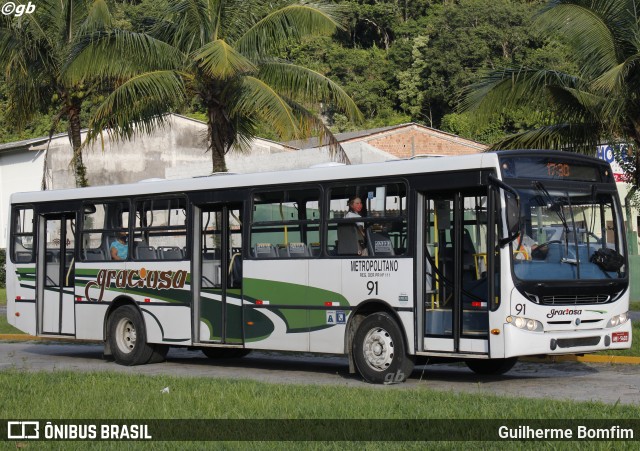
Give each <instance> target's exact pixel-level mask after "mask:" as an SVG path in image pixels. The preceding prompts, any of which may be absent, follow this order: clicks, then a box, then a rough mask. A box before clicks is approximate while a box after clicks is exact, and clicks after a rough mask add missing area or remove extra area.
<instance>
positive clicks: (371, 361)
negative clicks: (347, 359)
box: [351, 312, 414, 384]
mask: <svg viewBox="0 0 640 451" xmlns="http://www.w3.org/2000/svg"><path fill="white" fill-rule="evenodd" d="M351 352H352V353H353V359H354V361H355V364H356V368H358V372H359V373H360V375H361V376H362V377H363V378H364V379H365V380H366V381H367V382H370V383H373V384H383V383H384V384H391V383H397V382H404V381H405V380H406V379H407V377H409V375H410V374H411V372H412V371H413V365H414V363H413V360H412V359H411V357H410V356H408V355H407V353H406V348H405V344H404V339H403V337H402V332H401V331H400V328H399V327H398V324H397V323H396V321H395V320H394V319H393V318H392V317H391V316H390V315H389V314H388V313H384V312H380V313H374V314H372V315H369V316H367V317H366V318H365V319H364V320H362V322H361V323H360V325H359V326H358V330H357V331H356V333H355V336H354V338H353V347H352V350H351Z"/></svg>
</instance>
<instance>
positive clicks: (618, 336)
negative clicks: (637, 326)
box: [611, 332, 629, 343]
mask: <svg viewBox="0 0 640 451" xmlns="http://www.w3.org/2000/svg"><path fill="white" fill-rule="evenodd" d="M611 341H612V342H614V343H629V332H614V333H612V334H611Z"/></svg>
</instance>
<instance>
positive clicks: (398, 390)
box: [0, 369, 640, 450]
mask: <svg viewBox="0 0 640 451" xmlns="http://www.w3.org/2000/svg"><path fill="white" fill-rule="evenodd" d="M0 386H1V387H3V392H4V393H5V394H4V395H3V402H2V403H0V416H1V417H2V418H24V419H28V418H33V419H35V418H38V419H49V418H51V419H119V420H126V419H133V420H135V419H142V420H151V419H177V418H179V419H230V420H235V419H241V420H242V419H256V420H260V419H283V420H291V419H310V420H313V419H317V420H331V419H336V420H349V419H383V420H384V419H413V420H427V419H445V420H448V423H451V424H452V425H453V427H454V428H455V427H458V428H462V429H463V430H464V429H467V428H468V427H469V426H470V425H469V424H468V423H469V422H464V421H463V422H457V423H456V422H455V421H454V420H456V419H469V418H471V419H496V420H504V421H506V420H513V419H524V420H523V421H522V423H523V424H527V420H562V419H574V420H588V419H598V420H612V421H614V422H615V420H619V419H625V418H626V419H629V418H640V406H633V405H621V404H616V405H605V404H601V403H597V402H586V403H578V402H572V401H557V400H549V399H539V400H538V399H526V400H525V399H517V398H506V397H498V396H488V395H476V394H466V393H451V392H440V391H433V390H430V389H429V388H428V383H426V384H425V387H424V388H417V389H411V390H406V389H403V388H402V385H399V386H393V387H384V386H372V387H363V388H353V387H349V388H348V387H340V386H333V385H332V386H316V385H291V384H265V383H260V382H255V381H235V380H220V379H210V378H200V377H198V378H184V377H172V376H140V375H125V374H120V373H73V372H66V371H53V372H46V373H45V372H41V373H28V372H19V371H17V370H12V369H9V370H6V371H2V372H0ZM165 387H168V388H169V389H168V392H167V393H162V391H163V389H164V388H165ZM70 388H73V389H70ZM547 423H548V422H547ZM561 423H562V422H561V421H559V422H556V421H553V424H555V426H551V424H548V425H547V427H560V426H561ZM413 424H415V423H413ZM499 424H501V422H496V423H495V424H487V425H486V427H488V428H496V429H497V426H496V425H499ZM612 424H613V423H612ZM236 425H237V424H236ZM254 426H255V427H257V428H260V427H262V428H264V427H265V426H261V425H260V424H258V425H257V426H256V425H254ZM277 426H278V423H276V424H272V426H271V427H277ZM348 426H349V423H348V422H347V427H348ZM353 427H357V425H354V426H353ZM418 427H429V423H427V422H424V425H421V424H420V423H418ZM342 429H343V430H344V429H345V427H344V425H343V426H342ZM302 434H304V431H303V432H302ZM328 435H329V437H331V434H328ZM328 440H330V439H328ZM445 444H447V446H444V447H445V448H446V449H451V448H452V447H453V448H454V449H455V448H460V449H475V448H476V447H477V446H481V447H483V448H487V449H489V448H491V449H494V448H503V449H515V448H513V447H514V446H515V445H517V449H541V448H542V449H545V448H548V449H575V443H574V444H573V447H572V446H570V445H571V442H557V441H556V442H547V443H545V442H544V441H531V442H511V446H507V445H509V443H498V442H475V444H476V445H475V446H470V445H471V444H469V443H465V442H439V443H433V444H429V448H431V447H433V446H436V447H438V446H443V445H445ZM34 445H35V444H34ZM58 445H62V442H58ZM64 445H65V446H64V448H65V449H74V448H75V449H81V448H85V447H87V444H86V443H80V442H65V443H64ZM122 445H123V444H119V443H117V442H101V444H100V449H111V448H113V449H116V448H118V449H119V448H121V447H122ZM136 445H140V446H136ZM149 445H150V444H147V447H149ZM156 445H158V446H160V447H161V448H165V447H166V449H172V447H173V449H178V448H180V449H182V448H183V447H184V445H192V446H190V447H195V448H200V449H206V447H205V446H204V445H205V444H204V443H202V442H201V443H196V442H192V443H191V444H189V443H185V442H168V443H164V444H163V443H154V445H153V447H154V448H156V447H157V446H156ZM255 445H257V449H264V448H266V449H282V447H283V445H284V447H285V448H289V449H298V448H299V447H300V445H301V443H294V442H284V443H283V442H279V443H277V442H271V443H265V442H261V443H256V444H255ZM302 445H303V446H304V447H305V448H308V447H311V448H313V449H318V448H319V449H343V448H345V447H347V448H349V449H388V447H389V445H391V447H392V448H397V449H405V448H406V447H407V446H411V447H415V448H416V449H418V444H417V443H412V442H395V443H388V442H387V443H381V442H370V443H365V444H362V443H359V444H357V443H355V442H334V443H331V442H315V443H313V444H309V443H307V444H304V443H302ZM338 445H339V446H338ZM363 445H365V446H363ZM431 445H433V446H431ZM582 445H584V446H586V448H583V446H582ZM626 445H631V443H627V444H626ZM424 446H425V442H423V443H422V448H421V449H424ZM18 447H21V446H18ZM68 447H71V448H68ZM126 447H127V448H128V449H130V448H132V447H133V448H138V447H140V448H142V447H144V444H143V443H128V444H127V445H126ZM218 447H223V448H225V449H226V448H229V447H230V448H233V449H236V448H238V449H247V448H255V447H256V446H251V445H250V444H249V443H248V442H233V443H225V444H222V443H219V444H218ZM621 447H622V448H624V447H625V443H624V442H609V443H607V442H590V441H586V442H584V443H581V449H603V450H604V449H613V448H615V449H621ZM629 449H631V448H629Z"/></svg>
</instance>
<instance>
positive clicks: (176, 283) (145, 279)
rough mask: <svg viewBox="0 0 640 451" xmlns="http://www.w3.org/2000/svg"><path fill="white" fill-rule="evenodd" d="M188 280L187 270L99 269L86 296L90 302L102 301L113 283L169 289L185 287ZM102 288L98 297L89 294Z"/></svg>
mask: <svg viewBox="0 0 640 451" xmlns="http://www.w3.org/2000/svg"><path fill="white" fill-rule="evenodd" d="M186 281H187V271H148V270H146V269H145V268H141V269H140V270H113V269H111V270H109V269H101V270H100V271H98V276H97V277H96V280H94V281H91V282H89V283H88V284H87V286H86V287H85V289H84V296H85V298H87V300H88V301H90V302H100V301H102V298H103V296H104V290H105V289H106V288H107V287H110V286H111V285H112V284H113V285H115V287H116V288H149V289H152V290H168V289H170V288H183V287H184V285H185V283H186ZM92 288H97V289H99V290H100V292H99V294H98V297H97V298H95V299H94V298H92V297H91V296H90V295H89V290H90V289H92Z"/></svg>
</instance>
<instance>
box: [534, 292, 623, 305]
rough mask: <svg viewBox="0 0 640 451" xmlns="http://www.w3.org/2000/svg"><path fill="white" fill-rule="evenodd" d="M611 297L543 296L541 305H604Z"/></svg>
mask: <svg viewBox="0 0 640 451" xmlns="http://www.w3.org/2000/svg"><path fill="white" fill-rule="evenodd" d="M610 299H611V296H609V295H606V294H596V295H573V294H563V295H555V296H543V297H542V302H541V303H542V304H544V305H583V304H606V303H607V302H609V300H610Z"/></svg>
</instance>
